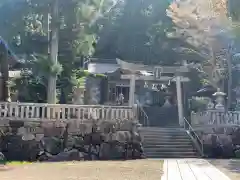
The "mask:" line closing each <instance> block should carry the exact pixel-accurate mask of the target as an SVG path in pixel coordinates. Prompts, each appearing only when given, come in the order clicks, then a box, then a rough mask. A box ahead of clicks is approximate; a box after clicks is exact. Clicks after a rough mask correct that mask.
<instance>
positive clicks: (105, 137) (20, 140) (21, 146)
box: [0, 120, 143, 161]
mask: <svg viewBox="0 0 240 180" xmlns="http://www.w3.org/2000/svg"><path fill="white" fill-rule="evenodd" d="M90 122H91V123H89V124H80V123H79V122H78V121H68V122H57V121H55V122H50V121H49V122H29V121H8V120H5V121H4V122H3V121H1V124H0V130H1V133H0V134H1V137H0V152H2V154H3V155H4V156H5V158H6V159H7V160H10V161H13V160H15V161H16V160H18V161H38V160H39V161H64V160H96V159H98V160H110V159H135V158H142V157H143V151H142V145H141V138H140V135H139V134H138V131H137V123H135V122H132V121H129V120H125V121H118V122H107V121H105V122H101V123H99V122H97V121H90Z"/></svg>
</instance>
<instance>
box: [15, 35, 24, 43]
mask: <svg viewBox="0 0 240 180" xmlns="http://www.w3.org/2000/svg"><path fill="white" fill-rule="evenodd" d="M14 39H15V43H16V45H17V46H20V45H21V44H22V42H21V36H20V34H18V35H17V36H15V38H14Z"/></svg>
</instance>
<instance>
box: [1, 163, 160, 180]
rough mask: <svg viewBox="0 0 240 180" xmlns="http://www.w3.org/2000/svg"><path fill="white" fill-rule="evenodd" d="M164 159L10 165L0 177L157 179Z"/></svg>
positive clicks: (28, 179)
mask: <svg viewBox="0 0 240 180" xmlns="http://www.w3.org/2000/svg"><path fill="white" fill-rule="evenodd" d="M162 165H163V161H161V160H133V161H89V162H61V163H34V164H24V165H8V167H7V168H3V167H2V168H0V179H1V180H13V179H18V180H113V179H114V180H156V179H160V178H161V175H162V173H163V172H162Z"/></svg>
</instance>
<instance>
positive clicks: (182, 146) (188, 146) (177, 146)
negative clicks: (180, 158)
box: [143, 143, 192, 148]
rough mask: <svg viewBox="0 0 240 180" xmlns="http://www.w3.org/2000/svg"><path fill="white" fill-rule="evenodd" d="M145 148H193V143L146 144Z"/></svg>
mask: <svg viewBox="0 0 240 180" xmlns="http://www.w3.org/2000/svg"><path fill="white" fill-rule="evenodd" d="M143 146H144V148H156V147H157V148H192V144H144V143H143Z"/></svg>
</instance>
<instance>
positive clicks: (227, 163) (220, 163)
mask: <svg viewBox="0 0 240 180" xmlns="http://www.w3.org/2000/svg"><path fill="white" fill-rule="evenodd" d="M209 162H210V163H212V164H213V165H215V166H217V167H220V168H224V169H226V170H228V171H230V172H233V173H239V174H240V160H234V159H228V160H209Z"/></svg>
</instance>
